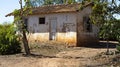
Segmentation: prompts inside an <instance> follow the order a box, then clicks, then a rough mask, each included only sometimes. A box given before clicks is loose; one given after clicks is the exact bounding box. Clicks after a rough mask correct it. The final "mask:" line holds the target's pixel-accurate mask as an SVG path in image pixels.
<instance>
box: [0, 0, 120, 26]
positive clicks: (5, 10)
mask: <svg viewBox="0 0 120 67" xmlns="http://www.w3.org/2000/svg"><path fill="white" fill-rule="evenodd" d="M19 8H20V5H19V0H1V2H0V24H3V23H4V22H11V23H12V22H13V20H14V17H13V16H9V17H5V15H7V14H9V13H11V12H13V11H14V10H15V9H19ZM116 18H120V16H118V15H116Z"/></svg>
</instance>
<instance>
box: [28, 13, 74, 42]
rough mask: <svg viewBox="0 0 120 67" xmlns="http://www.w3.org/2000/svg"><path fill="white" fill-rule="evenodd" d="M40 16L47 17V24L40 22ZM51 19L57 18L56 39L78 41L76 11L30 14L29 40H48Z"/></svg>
mask: <svg viewBox="0 0 120 67" xmlns="http://www.w3.org/2000/svg"><path fill="white" fill-rule="evenodd" d="M40 17H45V24H39V18H40ZM51 19H56V25H57V29H56V30H57V33H56V39H55V40H57V41H64V42H70V43H76V14H75V13H57V14H42V15H31V16H28V30H29V33H30V34H29V35H28V40H30V41H34V40H36V41H48V40H49V32H50V22H51ZM66 25H67V26H66ZM66 28H67V29H66Z"/></svg>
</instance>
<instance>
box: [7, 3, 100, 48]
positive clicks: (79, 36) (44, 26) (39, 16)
mask: <svg viewBox="0 0 120 67" xmlns="http://www.w3.org/2000/svg"><path fill="white" fill-rule="evenodd" d="M80 6H81V4H80V3H75V4H61V5H60V4H58V5H46V6H40V7H34V8H32V14H30V15H28V16H26V17H25V18H24V21H25V24H26V25H27V30H28V31H29V35H28V40H29V42H41V41H57V42H63V43H68V44H69V46H85V45H92V44H95V43H96V42H97V41H98V38H97V33H98V28H97V27H96V26H95V25H93V24H92V23H90V19H89V16H90V14H91V12H92V6H93V3H86V4H85V5H84V6H83V9H82V10H81V9H80ZM9 15H10V14H8V15H7V16H9Z"/></svg>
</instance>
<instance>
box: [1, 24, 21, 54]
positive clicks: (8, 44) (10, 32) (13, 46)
mask: <svg viewBox="0 0 120 67" xmlns="http://www.w3.org/2000/svg"><path fill="white" fill-rule="evenodd" d="M17 37H18V36H17V35H15V29H14V27H13V25H12V24H3V25H0V54H2V55H4V54H14V53H19V52H20V51H21V47H20V42H19V41H18V40H17Z"/></svg>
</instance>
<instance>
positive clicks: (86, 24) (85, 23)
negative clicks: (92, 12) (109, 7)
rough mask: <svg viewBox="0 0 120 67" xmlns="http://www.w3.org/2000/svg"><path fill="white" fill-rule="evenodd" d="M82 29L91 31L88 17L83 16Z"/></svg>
mask: <svg viewBox="0 0 120 67" xmlns="http://www.w3.org/2000/svg"><path fill="white" fill-rule="evenodd" d="M83 20H84V30H85V31H86V32H92V24H91V21H90V18H89V17H84V18H83Z"/></svg>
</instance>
